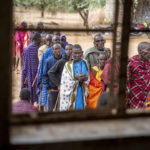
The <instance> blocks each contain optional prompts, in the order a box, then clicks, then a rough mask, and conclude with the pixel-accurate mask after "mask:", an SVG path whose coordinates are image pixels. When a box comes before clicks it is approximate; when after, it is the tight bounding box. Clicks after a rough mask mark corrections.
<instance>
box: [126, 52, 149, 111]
mask: <svg viewBox="0 0 150 150" xmlns="http://www.w3.org/2000/svg"><path fill="white" fill-rule="evenodd" d="M149 91H150V62H148V61H143V60H141V59H140V58H139V55H136V56H133V57H132V58H130V59H129V61H128V67H127V106H128V107H129V108H132V109H135V108H144V106H145V102H146V99H147V95H148V92H149Z"/></svg>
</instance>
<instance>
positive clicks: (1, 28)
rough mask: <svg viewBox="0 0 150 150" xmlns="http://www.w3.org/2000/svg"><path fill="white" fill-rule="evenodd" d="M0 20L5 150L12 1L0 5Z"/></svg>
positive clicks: (0, 125) (4, 142)
mask: <svg viewBox="0 0 150 150" xmlns="http://www.w3.org/2000/svg"><path fill="white" fill-rule="evenodd" d="M0 18H1V23H0V39H1V41H0V43H1V47H0V49H1V54H0V93H1V94H0V149H2V150H5V149H8V146H9V118H10V107H9V106H10V103H11V74H12V72H11V57H12V55H11V51H12V50H11V39H12V36H11V35H12V34H11V22H12V0H5V1H3V3H2V4H1V5H0Z"/></svg>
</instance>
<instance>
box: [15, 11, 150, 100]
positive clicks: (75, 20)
mask: <svg viewBox="0 0 150 150" xmlns="http://www.w3.org/2000/svg"><path fill="white" fill-rule="evenodd" d="M14 14H15V18H16V19H18V18H19V19H21V20H26V21H28V22H29V23H34V24H36V23H37V22H38V21H43V22H44V23H45V24H46V23H51V24H53V25H54V23H57V24H58V25H57V27H58V28H59V27H60V25H61V27H67V26H69V27H79V26H80V27H81V26H82V20H81V18H80V17H79V16H78V14H62V13H61V14H60V13H58V14H57V15H55V16H51V15H50V14H49V17H48V13H47V14H46V17H45V18H44V19H42V18H40V17H39V15H40V13H39V12H37V13H36V12H33V15H32V14H31V12H30V11H28V12H26V13H25V12H24V11H22V12H20V10H16V11H15V13H14ZM62 17H63V19H62ZM18 21H19V20H17V22H18ZM66 24H67V26H66ZM48 25H49V24H48ZM55 27H56V26H55ZM65 34H66V36H67V41H68V42H69V43H71V44H80V45H81V46H82V48H83V51H84V52H85V50H86V49H87V48H90V47H92V46H93V38H92V35H91V34H90V35H86V34H85V33H65ZM105 39H106V44H105V47H108V48H110V49H112V38H111V36H108V37H107V36H105ZM142 41H147V42H150V39H148V38H147V36H146V35H145V34H143V35H142V36H140V37H131V38H130V45H129V53H128V55H129V57H132V56H133V55H136V54H137V45H138V44H139V43H140V42H142ZM12 75H13V76H12V77H13V79H12V81H13V82H12V100H13V102H15V101H17V100H18V99H19V92H20V87H21V86H20V82H21V74H15V72H14V71H13V72H12Z"/></svg>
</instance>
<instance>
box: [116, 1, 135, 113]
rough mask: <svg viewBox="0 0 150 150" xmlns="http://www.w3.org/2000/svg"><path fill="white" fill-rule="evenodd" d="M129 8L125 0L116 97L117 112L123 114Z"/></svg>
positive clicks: (129, 3)
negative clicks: (117, 97) (117, 95)
mask: <svg viewBox="0 0 150 150" xmlns="http://www.w3.org/2000/svg"><path fill="white" fill-rule="evenodd" d="M131 8H132V1H131V0H126V2H125V3H124V15H123V27H122V37H121V43H122V45H121V58H120V60H121V61H120V77H119V78H120V81H119V99H118V113H120V114H124V113H125V110H126V107H125V98H126V79H127V61H128V46H129V37H130V24H131Z"/></svg>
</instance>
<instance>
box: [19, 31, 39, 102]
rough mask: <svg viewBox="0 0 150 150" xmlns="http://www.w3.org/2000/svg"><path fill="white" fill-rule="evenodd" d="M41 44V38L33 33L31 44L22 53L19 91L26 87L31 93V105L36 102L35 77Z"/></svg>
mask: <svg viewBox="0 0 150 150" xmlns="http://www.w3.org/2000/svg"><path fill="white" fill-rule="evenodd" d="M40 43H41V36H40V34H39V33H35V34H34V36H33V43H31V44H30V45H29V46H28V47H27V48H26V49H25V51H24V52H23V65H22V75H21V89H22V88H25V86H27V87H28V89H29V90H30V92H31V103H32V104H34V103H35V102H37V101H38V97H37V94H36V84H35V83H36V81H35V79H36V75H37V71H38V64H39V60H38V49H39V46H40Z"/></svg>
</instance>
